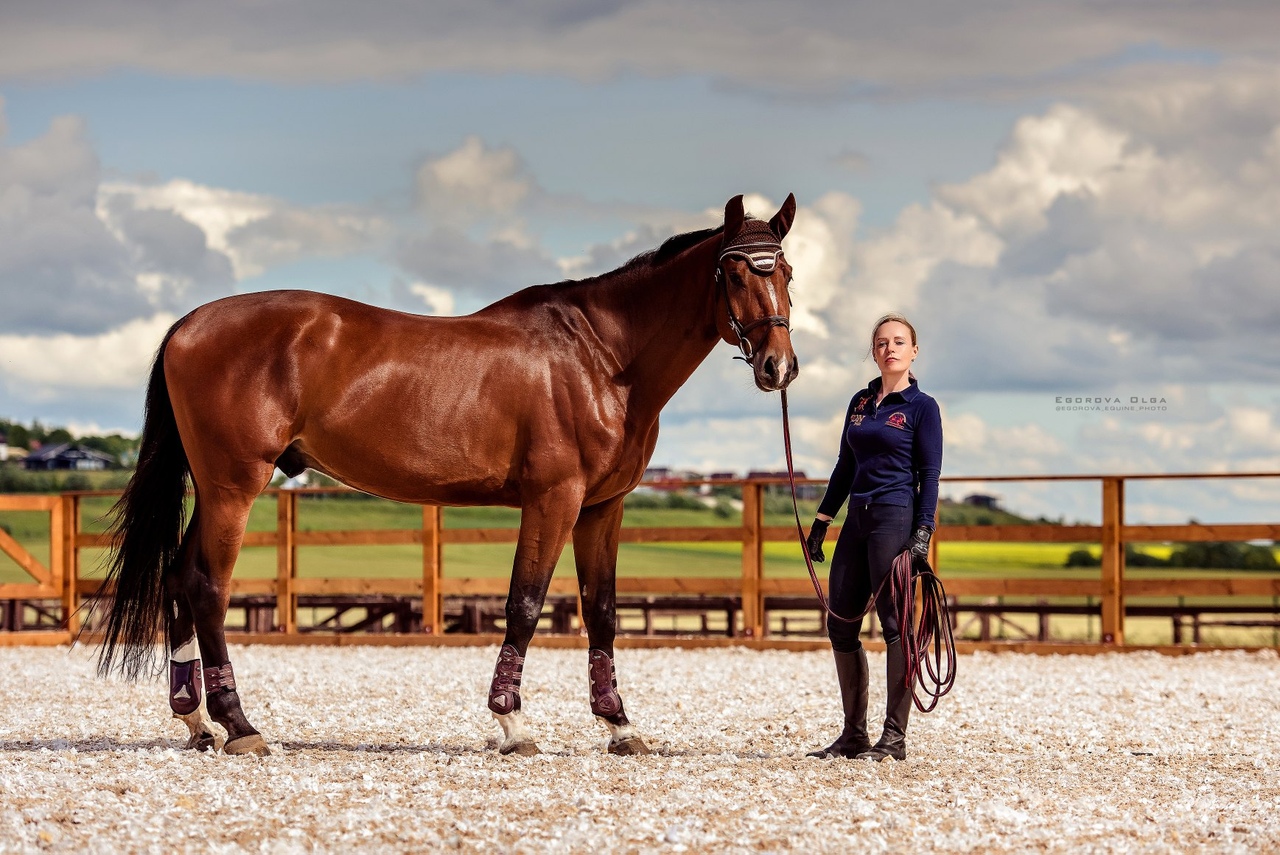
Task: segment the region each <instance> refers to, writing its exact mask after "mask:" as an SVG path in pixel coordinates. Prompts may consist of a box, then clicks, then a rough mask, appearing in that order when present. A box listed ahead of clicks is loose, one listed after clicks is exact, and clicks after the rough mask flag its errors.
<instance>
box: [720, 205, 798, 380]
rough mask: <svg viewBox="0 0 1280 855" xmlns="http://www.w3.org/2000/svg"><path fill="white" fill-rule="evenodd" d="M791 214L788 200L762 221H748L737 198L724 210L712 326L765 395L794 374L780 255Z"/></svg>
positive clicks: (785, 269)
mask: <svg viewBox="0 0 1280 855" xmlns="http://www.w3.org/2000/svg"><path fill="white" fill-rule="evenodd" d="M795 215H796V198H795V196H794V195H788V196H787V201H785V202H783V203H782V207H781V208H779V209H778V213H776V214H774V215H773V218H772V219H770V220H769V221H768V222H765V221H764V220H756V219H748V218H747V216H746V213H745V212H744V211H743V208H742V197H741V196H734V197H733V198H732V199H730V200H729V204H727V205H726V206H725V209H724V238H723V240H722V242H721V244H720V258H719V264H718V266H717V268H716V282H717V285H718V294H717V301H719V300H721V299H722V300H723V302H724V304H725V312H724V314H723V315H722V316H721V317H719V318H718V319H717V325H718V329H719V332H720V336H721V338H723V339H724V340H725V341H727V342H729V343H730V344H733V345H736V346H737V347H738V348H739V349H740V350H741V351H742V359H743V360H745V361H746V362H747V363H748V364H749V365H750V366H751V369H752V371H753V373H754V375H755V381H756V386H757V387H759V388H760V389H761V390H762V391H765V392H773V391H777V390H779V389H785V388H786V387H787V384H789V383H790V382H791V381H792V380H794V379H795V377H796V375H797V374H798V373H799V372H800V366H799V365H798V364H797V360H796V353H795V350H793V349H792V347H791V295H790V292H789V290H788V286H789V285H790V283H791V265H790V264H788V263H787V260H786V258H785V257H784V256H783V253H782V239H783V238H784V237H786V236H787V232H788V231H790V230H791V221H792V220H793V219H794V218H795Z"/></svg>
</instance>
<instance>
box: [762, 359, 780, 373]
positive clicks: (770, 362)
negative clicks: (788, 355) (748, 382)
mask: <svg viewBox="0 0 1280 855" xmlns="http://www.w3.org/2000/svg"><path fill="white" fill-rule="evenodd" d="M777 371H778V363H777V362H776V361H775V360H774V358H773V357H772V356H770V357H769V358H767V359H765V361H764V376H766V377H773V376H774V375H775V374H776V373H777Z"/></svg>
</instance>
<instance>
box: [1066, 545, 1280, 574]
mask: <svg viewBox="0 0 1280 855" xmlns="http://www.w3.org/2000/svg"><path fill="white" fill-rule="evenodd" d="M1124 563H1125V566H1127V567H1194V568H1196V569H1200V570H1275V569H1276V567H1277V562H1276V556H1275V552H1274V551H1273V550H1271V549H1270V548H1268V547H1266V546H1258V545H1256V544H1252V543H1235V542H1232V541H1225V540H1223V541H1206V542H1203V543H1186V544H1183V545H1181V546H1179V547H1178V548H1176V549H1175V550H1173V552H1171V553H1169V557H1168V558H1161V557H1160V556H1158V555H1152V554H1151V553H1149V552H1143V551H1142V550H1140V549H1138V548H1136V547H1134V546H1131V545H1126V546H1125V548H1124ZM1101 564H1102V558H1101V557H1099V556H1096V555H1094V554H1093V552H1091V551H1090V550H1088V549H1076V550H1074V551H1072V552H1071V553H1070V554H1069V555H1068V556H1067V561H1066V566H1067V567H1097V566H1099V565H1101Z"/></svg>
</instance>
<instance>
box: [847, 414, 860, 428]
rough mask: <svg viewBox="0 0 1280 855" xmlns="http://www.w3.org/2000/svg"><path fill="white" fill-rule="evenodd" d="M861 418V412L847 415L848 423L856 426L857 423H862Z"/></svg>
mask: <svg viewBox="0 0 1280 855" xmlns="http://www.w3.org/2000/svg"><path fill="white" fill-rule="evenodd" d="M862 418H863V417H862V414H861V413H855V414H854V415H852V416H849V424H851V425H853V426H854V427H857V426H858V425H860V424H862Z"/></svg>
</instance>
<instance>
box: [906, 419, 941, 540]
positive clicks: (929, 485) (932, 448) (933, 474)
mask: <svg viewBox="0 0 1280 855" xmlns="http://www.w3.org/2000/svg"><path fill="white" fill-rule="evenodd" d="M911 456H912V468H913V469H915V480H916V484H917V486H918V488H919V492H918V493H917V494H916V502H915V524H914V526H913V527H914V528H920V527H921V526H924V527H926V528H929V529H934V528H937V521H936V519H935V515H936V513H937V510H938V476H939V475H941V474H942V413H941V411H939V409H938V402H937V401H935V400H933V399H932V398H930V399H929V401H928V403H927V405H926V406H925V407H924V408H922V411H921V413H920V422H919V424H917V425H916V432H915V441H914V442H913V444H912V449H911Z"/></svg>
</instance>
